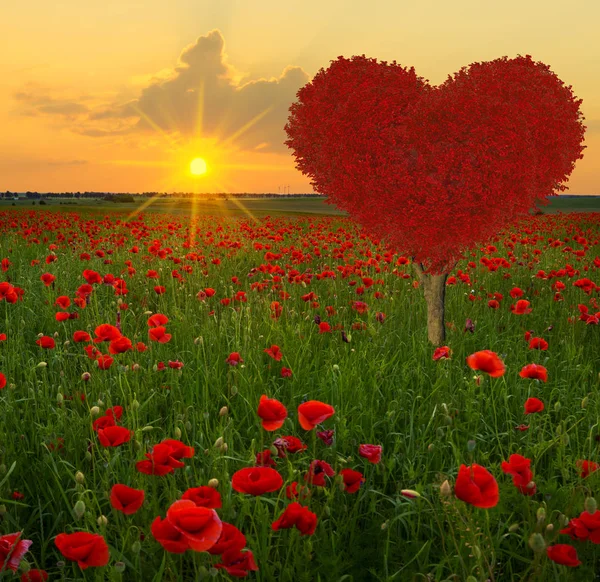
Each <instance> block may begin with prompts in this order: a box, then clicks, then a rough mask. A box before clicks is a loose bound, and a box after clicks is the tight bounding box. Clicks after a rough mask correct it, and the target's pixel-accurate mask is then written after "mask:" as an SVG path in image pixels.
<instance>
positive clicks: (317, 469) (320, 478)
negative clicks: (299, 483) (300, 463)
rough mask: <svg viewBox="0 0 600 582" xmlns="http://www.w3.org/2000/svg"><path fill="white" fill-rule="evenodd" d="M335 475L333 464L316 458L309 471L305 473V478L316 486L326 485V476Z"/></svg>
mask: <svg viewBox="0 0 600 582" xmlns="http://www.w3.org/2000/svg"><path fill="white" fill-rule="evenodd" d="M334 475H335V471H334V470H333V468H332V466H331V465H330V464H329V463H326V462H325V461H320V460H314V461H313V462H312V463H311V464H310V467H309V469H308V472H307V473H306V474H305V475H304V480H305V481H307V482H308V483H309V484H310V485H315V486H316V487H325V485H326V482H325V476H327V477H333V476H334Z"/></svg>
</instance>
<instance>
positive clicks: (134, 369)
mask: <svg viewBox="0 0 600 582" xmlns="http://www.w3.org/2000/svg"><path fill="white" fill-rule="evenodd" d="M131 369H132V371H134V372H137V371H138V370H139V369H140V365H139V364H131Z"/></svg>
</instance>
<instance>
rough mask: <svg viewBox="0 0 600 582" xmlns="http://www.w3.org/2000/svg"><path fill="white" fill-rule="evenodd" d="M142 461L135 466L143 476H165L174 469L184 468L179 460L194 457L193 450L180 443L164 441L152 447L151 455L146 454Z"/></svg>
mask: <svg viewBox="0 0 600 582" xmlns="http://www.w3.org/2000/svg"><path fill="white" fill-rule="evenodd" d="M145 456H146V459H147V460H144V461H138V462H137V463H136V464H135V466H136V469H137V470H138V471H139V472H140V473H144V474H145V475H166V474H167V473H172V472H173V470H174V469H180V468H182V467H185V465H184V463H182V462H181V460H180V459H183V458H186V459H190V458H192V457H193V456H194V448H193V447H188V446H187V445H185V444H184V443H182V442H181V441H177V440H174V439H165V440H164V441H163V442H162V443H159V444H157V445H154V447H153V448H152V452H151V453H146V455H145Z"/></svg>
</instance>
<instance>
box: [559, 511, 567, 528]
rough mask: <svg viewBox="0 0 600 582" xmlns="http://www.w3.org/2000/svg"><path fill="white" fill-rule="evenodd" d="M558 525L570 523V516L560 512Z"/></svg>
mask: <svg viewBox="0 0 600 582" xmlns="http://www.w3.org/2000/svg"><path fill="white" fill-rule="evenodd" d="M558 525H560V527H567V526H568V525H569V518H568V517H567V516H566V515H565V514H564V513H559V514H558Z"/></svg>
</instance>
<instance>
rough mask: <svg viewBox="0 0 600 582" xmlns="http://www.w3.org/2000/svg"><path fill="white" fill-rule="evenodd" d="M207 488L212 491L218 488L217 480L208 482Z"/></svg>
mask: <svg viewBox="0 0 600 582" xmlns="http://www.w3.org/2000/svg"><path fill="white" fill-rule="evenodd" d="M208 486H209V487H212V488H213V489H216V488H217V487H218V486H219V480H218V479H211V480H210V481H209V482H208Z"/></svg>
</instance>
